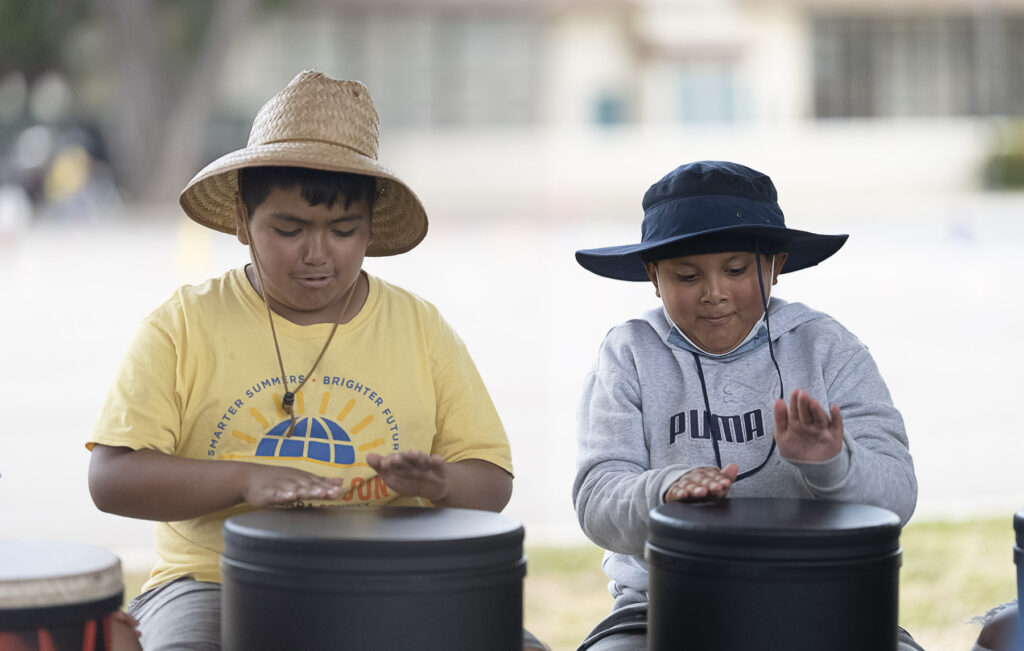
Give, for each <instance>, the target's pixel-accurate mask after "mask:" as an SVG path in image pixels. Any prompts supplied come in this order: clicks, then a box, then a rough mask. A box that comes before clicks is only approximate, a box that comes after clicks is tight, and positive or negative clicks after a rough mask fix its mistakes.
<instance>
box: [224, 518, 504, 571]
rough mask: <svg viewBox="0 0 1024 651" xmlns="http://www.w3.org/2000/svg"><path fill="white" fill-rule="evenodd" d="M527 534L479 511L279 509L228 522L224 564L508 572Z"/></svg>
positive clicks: (225, 535) (225, 529)
mask: <svg viewBox="0 0 1024 651" xmlns="http://www.w3.org/2000/svg"><path fill="white" fill-rule="evenodd" d="M523 535H524V531H523V527H522V525H521V524H519V523H518V522H516V521H515V520H513V519H512V518H509V517H507V516H504V515H501V514H499V513H492V512H490V511H477V510H473V509H456V508H441V509H432V508H417V507H397V506H390V507H376V508H346V507H326V508H318V509H309V510H283V509H275V510H265V511H254V512H252V513H244V514H241V515H237V516H234V517H231V518H228V520H227V522H225V523H224V559H232V560H235V561H242V562H251V563H259V564H269V565H274V566H279V567H293V568H300V567H304V566H309V567H332V568H335V569H352V568H358V567H359V566H360V564H361V563H364V562H365V561H367V560H371V559H372V560H386V559H392V560H396V561H397V560H399V559H405V560H407V561H410V562H412V563H413V564H415V565H418V566H421V567H423V568H433V569H442V568H447V567H452V566H455V565H458V566H461V567H469V566H478V567H483V566H493V565H499V566H503V565H506V564H508V563H509V562H515V561H518V560H519V558H520V557H521V555H522V542H523ZM222 560H223V559H222ZM453 564H454V565H453ZM395 567H396V569H397V568H399V567H401V568H403V569H407V566H400V565H396V566H395Z"/></svg>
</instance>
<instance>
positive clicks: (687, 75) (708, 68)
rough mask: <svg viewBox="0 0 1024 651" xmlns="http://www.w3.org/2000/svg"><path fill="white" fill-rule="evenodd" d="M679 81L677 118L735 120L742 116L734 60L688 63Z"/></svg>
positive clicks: (681, 70)
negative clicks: (732, 61)
mask: <svg viewBox="0 0 1024 651" xmlns="http://www.w3.org/2000/svg"><path fill="white" fill-rule="evenodd" d="M677 80H678V89H679V90H678V103H677V105H676V117H677V118H678V119H679V120H680V121H681V122H697V123H699V122H735V121H737V120H738V119H739V118H740V117H741V116H740V102H739V101H738V100H739V95H740V91H739V88H738V84H737V81H736V73H735V66H734V65H733V64H732V63H728V62H708V63H687V64H684V65H683V66H682V67H681V68H680V69H679V73H678V77H677Z"/></svg>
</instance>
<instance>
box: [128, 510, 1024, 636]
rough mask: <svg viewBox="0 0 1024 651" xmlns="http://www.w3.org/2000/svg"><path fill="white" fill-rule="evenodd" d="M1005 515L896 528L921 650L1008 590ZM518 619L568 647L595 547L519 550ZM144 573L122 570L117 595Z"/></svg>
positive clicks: (589, 593) (593, 616)
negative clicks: (522, 558)
mask: <svg viewBox="0 0 1024 651" xmlns="http://www.w3.org/2000/svg"><path fill="white" fill-rule="evenodd" d="M1013 541H1014V533H1013V526H1012V518H1011V517H1000V518H991V519H983V520H969V521H958V522H920V523H916V522H915V523H912V524H910V525H909V526H908V527H907V528H906V529H904V531H903V535H902V536H901V539H900V542H901V544H902V545H903V567H902V568H901V570H900V623H901V624H902V625H903V627H904V628H906V629H907V630H909V631H910V633H911V634H912V635H913V636H914V638H915V639H916V640H917V641H918V642H919V643H920V644H921V645H922V646H923V647H924V648H925V649H926V651H964V650H965V649H969V648H971V645H972V644H973V643H974V639H975V638H976V637H977V635H978V630H979V627H978V625H977V624H974V623H971V622H970V619H971V618H972V617H974V616H976V615H980V614H982V613H984V612H985V611H986V610H988V609H989V608H991V607H993V606H995V605H997V604H1000V603H1002V602H1004V601H1009V600H1010V599H1012V598H1013V597H1014V596H1016V589H1017V588H1016V585H1017V582H1016V577H1017V574H1016V572H1017V570H1016V566H1015V565H1014V563H1013ZM526 555H527V559H528V570H527V576H526V581H525V583H524V586H523V592H524V599H525V612H524V618H525V625H526V627H527V628H529V629H530V630H531V631H532V632H533V633H534V634H535V635H537V636H538V637H540V638H541V639H542V640H544V641H545V642H547V643H548V644H549V645H551V647H552V649H553V651H572V650H574V649H575V648H576V645H577V644H578V643H579V642H580V640H582V639H583V637H584V636H585V635H586V634H587V632H588V631H590V629H591V628H592V627H593V626H594V624H596V623H597V622H598V621H599V620H600V619H601V618H602V617H604V616H605V615H606V614H607V613H608V610H609V608H611V603H612V600H611V597H610V596H609V595H608V591H607V587H606V586H607V582H608V581H607V578H606V577H605V576H604V574H603V573H602V572H601V555H602V551H601V550H600V549H599V548H597V547H596V546H593V545H583V546H571V547H558V546H530V547H527V549H526ZM143 580H144V577H142V576H139V575H127V576H126V577H125V584H126V585H125V595H126V596H127V597H128V598H131V597H132V596H134V595H135V594H137V593H138V591H139V588H141V586H142V582H143Z"/></svg>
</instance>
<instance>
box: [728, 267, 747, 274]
mask: <svg viewBox="0 0 1024 651" xmlns="http://www.w3.org/2000/svg"><path fill="white" fill-rule="evenodd" d="M746 272H747V267H745V266H743V267H733V268H732V269H726V270H725V273H727V274H729V275H730V276H742V275H743V274H745V273H746Z"/></svg>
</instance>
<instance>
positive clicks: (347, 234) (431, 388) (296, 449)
mask: <svg viewBox="0 0 1024 651" xmlns="http://www.w3.org/2000/svg"><path fill="white" fill-rule="evenodd" d="M377 150H378V119H377V112H376V109H375V108H374V105H373V101H372V99H371V98H370V94H369V91H368V90H367V89H366V87H365V86H363V84H361V83H359V82H357V81H343V80H335V79H331V78H329V77H327V76H325V75H323V74H320V73H318V72H313V71H305V72H302V73H300V74H299V75H298V76H296V77H295V78H294V79H293V80H292V81H291V82H290V83H289V84H288V85H287V86H286V87H285V88H284V89H283V90H281V91H280V92H278V93H277V94H276V95H274V96H273V97H272V98H271V99H270V100H269V101H268V102H267V103H266V104H264V106H263V107H262V108H261V109H260V110H259V112H258V113H257V115H256V118H255V121H254V123H253V126H252V131H251V134H250V137H249V142H248V145H247V146H246V147H245V148H243V149H240V150H237V151H234V152H232V153H229V154H227V155H225V156H222V157H221V158H219V159H217V160H215V161H214V162H212V163H210V164H209V165H208V166H206V168H204V169H203V170H201V171H200V172H199V173H198V174H197V175H196V176H195V178H193V179H192V180H191V181H190V182H189V183H188V185H187V186H186V187H185V189H184V190H183V191H182V193H181V196H180V198H179V201H180V203H181V206H182V208H183V209H184V211H185V213H186V214H187V215H188V216H189V217H190V218H192V219H193V220H195V221H196V222H198V223H199V224H202V225H203V226H207V227H209V228H212V229H214V230H218V231H221V232H224V233H229V234H231V235H234V236H235V237H237V238H238V240H239V241H240V242H241V243H242V244H243V245H245V246H247V247H248V250H249V257H250V260H251V262H250V263H249V264H246V265H244V266H242V267H240V268H237V269H233V270H231V271H228V272H227V273H225V274H223V275H222V276H220V277H218V278H213V279H211V280H209V281H207V282H206V283H204V284H202V285H199V286H194V287H193V286H186V287H182V288H180V289H179V290H177V291H176V292H175V293H174V294H173V295H172V296H171V298H170V299H168V300H167V301H166V302H165V303H164V304H163V305H162V306H160V307H158V308H157V309H156V310H155V311H154V312H153V313H152V314H150V315H149V316H148V317H147V318H146V319H145V320H144V321H143V323H142V325H141V327H140V329H139V332H138V334H137V335H136V337H135V339H134V341H133V342H132V344H131V345H130V346H129V348H128V352H127V355H126V357H125V359H124V362H123V363H122V366H121V369H120V371H119V372H118V375H117V378H116V380H115V382H114V385H113V387H112V388H111V390H110V392H109V394H108V397H107V401H106V404H105V405H104V408H103V412H102V415H101V416H100V418H99V420H98V422H97V424H96V427H95V429H94V432H93V434H92V436H91V438H90V439H89V441H88V443H87V445H88V447H89V449H90V450H92V458H91V460H90V468H89V488H90V491H91V493H92V497H93V500H94V502H95V503H96V505H97V506H98V507H99V508H100V509H102V510H104V511H107V512H110V513H116V514H119V515H123V516H128V517H134V518H143V519H148V520H153V521H155V522H156V525H155V536H154V539H155V543H156V552H157V559H158V560H157V563H156V566H155V567H154V568H153V571H152V573H151V575H150V577H149V580H148V581H147V583H146V584H145V586H143V592H142V594H140V595H139V596H138V597H137V598H136V599H134V600H133V601H132V603H131V604H130V606H129V609H128V610H129V613H131V614H132V615H134V616H135V617H137V618H138V620H139V621H140V624H141V626H140V628H141V630H142V636H143V637H142V643H143V647H144V648H145V649H147V651H152V650H154V649H193V650H198V649H218V648H220V641H221V627H220V624H221V622H220V612H221V610H220V608H221V603H220V599H221V590H220V582H221V572H220V565H219V561H220V556H221V552H222V551H223V548H224V539H223V535H222V528H223V525H224V522H225V520H226V519H227V518H228V517H230V516H233V515H236V514H239V513H243V512H246V511H251V510H254V509H258V508H267V507H287V506H302V507H306V506H308V507H317V506H331V505H334V506H339V505H340V506H366V507H378V506H381V507H385V506H422V507H459V508H472V509H479V510H490V511H501V510H502V509H503V508H504V507H505V505H506V504H507V502H508V500H509V497H510V494H511V490H512V463H511V451H510V449H509V443H508V438H507V436H506V434H505V430H504V427H503V426H502V423H501V420H500V419H499V417H498V414H497V412H496V410H495V408H494V405H493V403H492V401H491V399H490V397H489V395H488V392H487V390H486V388H485V386H484V384H483V381H482V379H481V377H480V374H479V373H478V371H477V369H476V366H475V365H474V363H473V361H472V359H471V358H470V355H469V352H468V351H467V349H466V346H465V344H464V343H463V342H462V340H461V339H460V338H459V337H458V335H457V334H456V333H455V332H454V330H453V329H452V328H451V326H450V325H449V324H448V323H447V322H446V321H445V320H444V318H443V317H442V316H441V314H440V313H439V312H438V311H437V309H436V308H435V307H434V306H433V305H431V304H430V303H428V302H427V301H425V300H424V299H422V298H420V297H419V296H416V295H414V294H412V293H410V292H408V291H405V290H403V289H401V288H399V287H396V286H394V285H392V284H390V283H387V282H386V281H384V280H382V279H380V278H378V277H376V276H374V275H371V274H369V273H367V272H366V271H365V270H364V269H363V262H364V257H365V256H390V255H397V254H401V253H405V252H406V251H409V250H410V249H412V248H413V247H415V246H416V245H417V244H419V242H420V241H421V240H422V239H423V238H424V236H425V235H426V232H427V216H426V213H425V211H424V209H423V206H422V205H421V203H420V201H419V199H418V198H417V197H416V195H415V194H414V193H413V191H412V190H411V189H410V188H409V187H408V186H407V185H406V184H405V183H404V182H402V181H401V180H400V179H399V178H398V177H397V176H395V174H394V173H392V172H391V171H390V170H388V168H386V167H384V166H383V165H382V164H381V163H380V162H379V161H378V160H377ZM381 616H382V617H383V618H384V619H382V620H381V621H386V616H387V613H381ZM316 625H317V622H316V621H310V622H309V626H311V627H315V626H316ZM367 625H368V626H378V625H379V622H368V623H367ZM417 633H418V632H417V631H410V632H409V635H410V637H413V636H415V635H416V634H417ZM419 642H420V641H419V640H418V641H417V644H419ZM422 643H423V645H424V648H428V647H429V646H430V640H422ZM523 643H524V647H525V648H530V649H544V648H546V647H544V646H543V645H542V644H541V643H540V642H538V641H537V640H536V639H535V638H533V637H532V636H530V635H529V634H528V633H526V632H525V631H524V635H523ZM345 645H346V640H344V639H339V640H337V647H338V648H344V647H345Z"/></svg>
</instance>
